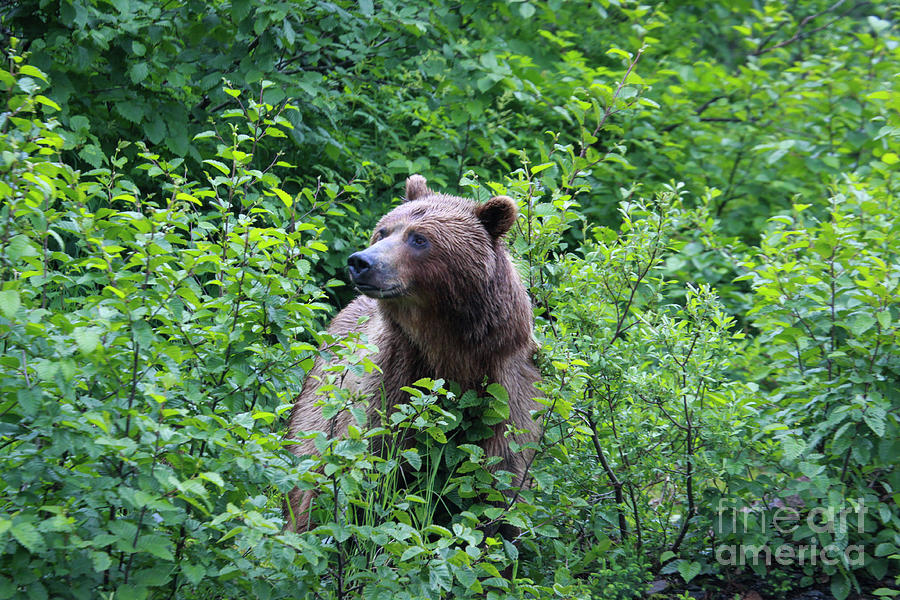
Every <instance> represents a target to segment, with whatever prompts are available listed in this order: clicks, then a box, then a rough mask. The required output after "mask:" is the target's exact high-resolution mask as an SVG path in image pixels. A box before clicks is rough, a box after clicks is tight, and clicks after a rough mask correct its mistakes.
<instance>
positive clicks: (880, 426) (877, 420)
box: [863, 404, 887, 437]
mask: <svg viewBox="0 0 900 600" xmlns="http://www.w3.org/2000/svg"><path fill="white" fill-rule="evenodd" d="M886 419H887V412H886V411H885V410H884V409H883V408H882V407H880V406H878V405H876V404H869V406H867V407H866V410H865V412H864V413H863V421H865V422H866V425H868V426H869V429H871V430H872V431H873V432H874V433H875V435H877V436H878V437H884V433H885V430H886V423H885V421H886Z"/></svg>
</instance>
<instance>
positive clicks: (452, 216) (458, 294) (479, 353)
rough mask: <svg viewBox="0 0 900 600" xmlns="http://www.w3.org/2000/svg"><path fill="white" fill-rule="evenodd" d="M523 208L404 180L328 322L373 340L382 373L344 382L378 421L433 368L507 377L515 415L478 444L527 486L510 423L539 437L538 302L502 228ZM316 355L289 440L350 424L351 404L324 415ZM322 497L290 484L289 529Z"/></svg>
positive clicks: (489, 379) (354, 258) (488, 379)
mask: <svg viewBox="0 0 900 600" xmlns="http://www.w3.org/2000/svg"><path fill="white" fill-rule="evenodd" d="M517 213H518V210H517V208H516V205H515V203H514V202H513V201H512V200H511V199H510V198H508V197H506V196H496V197H493V198H491V199H490V200H488V201H487V202H485V203H482V204H479V203H477V202H474V201H472V200H468V199H466V198H458V197H456V196H450V195H446V194H439V193H435V192H433V191H431V190H430V189H428V186H427V183H426V181H425V178H424V177H422V176H420V175H413V176H412V177H410V178H409V179H407V180H406V199H405V201H404V203H403V204H401V205H400V206H398V207H396V208H395V209H394V210H392V211H391V212H389V213H388V214H387V215H385V216H384V217H383V218H382V219H381V220H380V221H379V222H378V225H377V226H376V227H375V232H374V233H373V234H372V238H371V243H370V245H369V247H368V248H366V249H365V250H362V251H360V252H357V253H355V254H353V255H351V256H350V257H349V259H348V260H347V263H348V271H349V275H350V279H351V280H352V282H353V284H354V285H355V286H356V289H357V290H358V291H359V292H361V293H362V295H361V296H359V297H357V298H356V299H355V300H353V301H352V302H351V303H350V304H349V305H348V306H347V307H346V308H344V309H343V310H342V311H341V312H340V313H339V314H338V315H337V316H336V317H335V318H334V320H333V321H332V323H331V326H330V327H329V329H328V331H329V333H330V334H331V335H333V336H335V337H336V338H340V337H342V336H346V335H348V334H351V333H353V332H360V333H362V334H364V336H365V337H366V338H367V339H368V342H369V343H370V344H372V345H374V346H375V347H377V349H378V351H377V354H376V355H375V356H374V357H372V359H373V362H374V363H375V364H376V365H378V367H379V368H380V370H381V372H380V373H379V372H378V371H372V372H371V373H365V374H362V375H359V374H354V373H352V372H351V371H346V372H345V376H344V379H343V381H342V382H341V387H342V388H344V389H347V390H348V391H350V392H351V394H352V395H353V397H356V398H364V399H365V400H364V401H365V402H367V403H368V408H367V412H368V416H369V419H370V422H373V421H375V420H376V419H375V418H376V414H377V411H378V410H379V409H381V408H383V405H382V402H383V401H386V404H387V408H388V410H390V407H391V406H393V405H396V404H398V403H404V402H408V401H409V394H408V393H406V392H404V391H402V389H401V388H402V387H404V386H408V385H410V384H412V383H413V382H415V381H417V380H419V379H421V378H423V377H428V378H431V379H438V378H440V379H444V380H449V381H454V382H456V383H458V384H459V386H460V388H461V389H462V390H467V389H472V390H476V391H482V390H483V389H484V387H485V386H486V385H487V384H490V383H494V382H496V383H499V384H501V385H502V386H503V387H504V388H506V391H507V393H508V394H509V419H508V420H507V421H505V422H502V423H499V424H497V425H494V426H493V427H492V431H493V435H492V436H491V437H489V438H488V439H485V440H483V441H482V442H481V443H480V444H481V446H482V447H483V449H484V450H485V453H486V454H487V455H488V456H499V457H501V458H502V460H501V461H500V462H499V463H498V464H497V466H496V467H494V468H496V469H502V470H506V471H509V472H511V473H513V474H514V476H515V478H514V481H513V484H514V485H516V486H522V485H523V484H524V483H525V481H524V480H525V479H526V476H527V470H528V464H529V462H530V460H531V456H532V454H533V453H532V452H528V451H522V452H513V451H512V450H511V449H510V447H509V441H508V440H509V439H508V438H507V437H506V435H505V434H506V432H507V429H508V427H507V425H512V426H513V427H514V428H516V429H518V430H522V431H524V433H519V434H518V435H516V436H515V440H516V442H517V443H518V444H519V445H522V444H525V443H527V442H534V441H536V440H537V439H538V438H539V436H540V425H539V424H538V423H537V422H536V421H535V420H534V419H532V416H531V411H533V410H537V409H539V408H540V405H539V404H538V403H537V402H535V400H534V399H535V398H537V397H539V395H540V394H539V393H538V391H537V390H536V389H535V387H534V384H535V382H537V380H538V379H539V374H538V371H537V369H536V367H535V365H534V361H533V359H532V355H533V353H534V352H535V350H536V344H535V342H534V338H533V335H532V311H531V304H530V301H529V298H528V294H527V292H526V291H525V287H524V286H523V285H522V282H521V280H520V278H519V275H518V273H517V272H516V269H515V267H514V266H513V263H512V260H511V259H510V256H509V252H508V251H507V249H506V245H505V243H504V240H503V235H504V234H505V233H506V232H507V231H508V230H509V229H510V227H512V225H513V224H514V223H515V220H516V216H517ZM328 364H329V363H327V362H325V361H323V359H322V358H319V359H317V361H316V364H315V365H314V367H313V369H312V371H311V372H310V373H309V375H308V377H307V379H306V381H305V382H304V385H303V389H302V391H301V392H300V395H299V396H298V397H297V399H296V401H295V403H294V407H293V410H292V412H291V417H290V421H289V424H288V433H287V435H288V437H296V436H298V435H299V434H301V433H303V432H311V431H322V432H326V433H328V434H329V435H330V436H331V437H336V438H340V437H342V436H343V435H344V434H345V433H346V431H347V427H348V425H349V424H350V423H351V422H352V419H353V418H352V416H350V414H348V411H344V412H341V413H339V414H338V415H337V416H336V417H334V418H333V419H331V420H326V419H325V418H324V417H323V415H322V411H321V408H320V407H318V406H316V404H315V403H316V397H317V391H318V388H319V387H320V384H321V381H322V375H323V368H324V367H326V366H328ZM292 451H293V452H294V453H295V454H297V455H301V456H302V455H310V454H314V453H315V452H316V450H315V447H314V445H313V442H312V440H310V439H305V440H300V441H299V442H298V443H297V444H295V445H293V446H292ZM313 499H314V495H313V494H312V493H311V492H302V491H300V490H299V489H296V488H295V489H294V490H293V491H292V492H291V493H290V494H289V495H288V502H289V504H290V505H289V506H286V507H285V517H286V520H287V527H288V529H291V530H294V531H305V530H307V529H308V528H309V527H310V522H309V512H310V506H311V502H312V501H313Z"/></svg>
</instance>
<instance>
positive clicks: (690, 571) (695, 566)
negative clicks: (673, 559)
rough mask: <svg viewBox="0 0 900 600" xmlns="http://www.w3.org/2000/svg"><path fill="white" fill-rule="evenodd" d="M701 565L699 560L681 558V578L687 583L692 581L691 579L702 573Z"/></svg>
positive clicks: (679, 565) (679, 570)
mask: <svg viewBox="0 0 900 600" xmlns="http://www.w3.org/2000/svg"><path fill="white" fill-rule="evenodd" d="M700 569H701V565H700V563H699V562H697V561H687V560H684V559H682V560H680V561H678V573H679V574H680V575H681V578H682V579H684V581H685V583H690V582H691V580H692V579H693V578H694V577H696V576H697V575H699V574H700Z"/></svg>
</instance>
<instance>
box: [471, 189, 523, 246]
mask: <svg viewBox="0 0 900 600" xmlns="http://www.w3.org/2000/svg"><path fill="white" fill-rule="evenodd" d="M518 215H519V208H518V207H517V206H516V203H515V202H513V200H512V198H510V197H508V196H494V197H493V198H491V199H490V200H488V201H487V202H485V203H484V204H479V205H478V207H477V208H476V209H475V216H476V217H478V220H479V221H481V224H482V225H484V228H485V229H487V232H488V233H489V234H491V237H492V238H494V239H497V238H499V237H500V236H501V235H503V234H504V233H506V232H507V231H509V228H510V227H512V226H513V223H515V222H516V217H517V216H518Z"/></svg>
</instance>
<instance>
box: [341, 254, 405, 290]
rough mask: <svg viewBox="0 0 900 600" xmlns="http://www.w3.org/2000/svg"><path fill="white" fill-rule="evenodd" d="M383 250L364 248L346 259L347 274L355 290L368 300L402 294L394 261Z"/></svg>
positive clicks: (402, 287)
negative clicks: (368, 298) (367, 297)
mask: <svg viewBox="0 0 900 600" xmlns="http://www.w3.org/2000/svg"><path fill="white" fill-rule="evenodd" d="M384 250H385V249H384V248H381V249H378V248H366V249H365V250H360V251H359V252H354V253H353V254H351V255H350V256H349V257H348V258H347V272H348V273H349V274H350V281H352V282H353V285H355V286H356V289H357V290H359V291H360V292H362V293H363V294H365V295H366V296H369V297H370V298H380V299H387V298H394V297H396V296H400V295H402V294H403V291H404V286H403V285H402V284H401V282H400V280H399V279H398V277H397V272H396V267H395V265H394V261H393V260H390V256H385V252H384Z"/></svg>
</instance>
